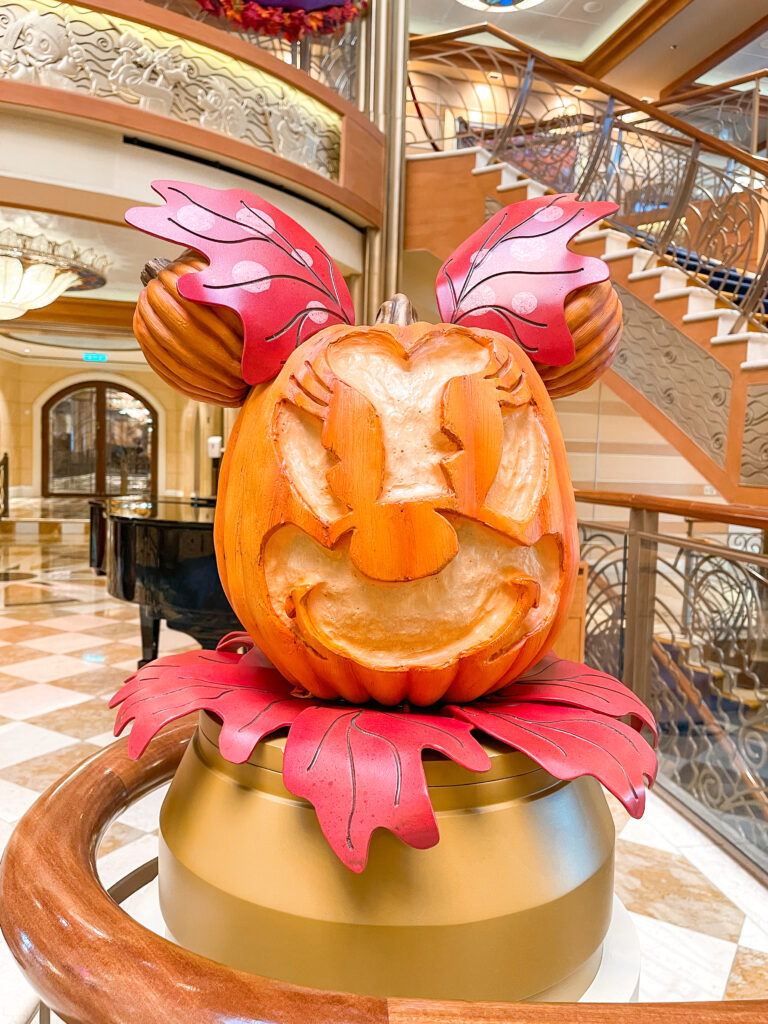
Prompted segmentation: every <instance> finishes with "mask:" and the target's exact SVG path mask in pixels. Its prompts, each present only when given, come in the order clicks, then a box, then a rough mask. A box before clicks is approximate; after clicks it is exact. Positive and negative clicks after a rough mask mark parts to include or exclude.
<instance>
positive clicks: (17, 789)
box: [0, 779, 40, 824]
mask: <svg viewBox="0 0 768 1024" xmlns="http://www.w3.org/2000/svg"><path fill="white" fill-rule="evenodd" d="M39 796H40V794H39V793H38V792H37V790H35V789H29V788H28V787H27V786H18V785H16V783H15V782H8V781H7V780H6V779H0V818H2V819H3V821H6V822H8V823H9V824H13V823H14V822H16V821H18V820H19V818H20V817H21V816H22V814H26V812H27V811H28V810H29V808H30V807H31V806H32V804H33V803H34V802H35V800H37V798H38V797H39Z"/></svg>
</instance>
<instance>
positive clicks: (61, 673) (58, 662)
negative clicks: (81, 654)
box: [0, 654, 93, 683]
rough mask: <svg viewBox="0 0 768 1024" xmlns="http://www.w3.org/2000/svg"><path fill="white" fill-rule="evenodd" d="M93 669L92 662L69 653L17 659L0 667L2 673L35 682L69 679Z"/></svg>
mask: <svg viewBox="0 0 768 1024" xmlns="http://www.w3.org/2000/svg"><path fill="white" fill-rule="evenodd" d="M92 671H93V665H92V664H90V663H89V662H87V661H83V659H82V658H72V657H71V656H70V655H69V654H50V655H48V657H43V658H34V659H32V660H31V661H17V662H15V663H14V664H13V665H5V666H3V667H2V668H0V674H2V675H9V676H13V677H14V678H16V679H29V680H30V682H33V683H51V682H53V681H54V680H55V679H68V678H69V677H70V676H76V675H79V674H81V673H82V672H92Z"/></svg>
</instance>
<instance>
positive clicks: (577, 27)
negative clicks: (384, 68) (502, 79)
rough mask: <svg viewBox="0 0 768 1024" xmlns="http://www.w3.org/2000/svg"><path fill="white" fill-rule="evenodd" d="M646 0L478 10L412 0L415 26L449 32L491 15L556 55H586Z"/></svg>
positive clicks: (576, 0) (565, 0) (444, 0)
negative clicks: (504, 9)
mask: <svg viewBox="0 0 768 1024" xmlns="http://www.w3.org/2000/svg"><path fill="white" fill-rule="evenodd" d="M644 2H645V0H544V2H543V3H541V4H539V5H538V7H533V8H530V9H529V10H522V11H516V10H506V11H502V10H495V11H494V10H492V9H490V8H488V9H487V10H485V11H478V10H473V9H472V8H470V7H466V6H465V5H464V4H461V3H459V2H458V0H411V6H410V29H411V32H413V33H416V34H426V33H429V32H444V31H447V30H449V29H454V28H461V27H462V26H464V25H472V24H477V23H478V22H482V21H488V22H491V23H493V24H494V25H497V26H498V27H499V28H503V29H504V30H505V31H507V32H510V33H511V34H512V35H514V36H518V37H519V38H520V39H522V40H523V41H524V42H526V43H529V44H530V45H531V46H536V47H538V48H540V49H542V50H545V51H546V52H547V53H548V54H549V55H550V56H551V57H561V58H563V59H566V60H584V59H585V58H586V57H588V56H589V54H590V53H591V52H592V50H594V49H595V48H596V47H597V46H599V45H600V44H601V43H602V42H603V41H604V40H605V39H607V38H608V36H610V35H611V34H612V33H613V32H615V31H616V29H618V28H619V27H620V26H621V25H622V24H623V23H624V22H625V21H626V20H627V19H628V18H630V17H631V16H632V15H633V14H634V13H635V11H637V10H639V9H640V8H641V7H642V6H643V4H644Z"/></svg>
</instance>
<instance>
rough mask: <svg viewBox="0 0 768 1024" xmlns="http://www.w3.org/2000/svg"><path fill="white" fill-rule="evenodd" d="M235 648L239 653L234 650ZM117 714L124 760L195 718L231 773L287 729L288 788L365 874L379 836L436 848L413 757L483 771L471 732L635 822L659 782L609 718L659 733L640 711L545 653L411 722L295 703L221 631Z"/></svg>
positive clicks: (239, 636) (395, 712)
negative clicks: (510, 678)
mask: <svg viewBox="0 0 768 1024" xmlns="http://www.w3.org/2000/svg"><path fill="white" fill-rule="evenodd" d="M243 647H245V648H248V651H247V653H246V654H240V653H237V649H238V648H243ZM521 698H524V699H521ZM118 704H119V705H122V706H121V707H120V711H119V712H118V716H117V722H116V725H115V733H116V734H119V733H120V732H121V731H122V730H123V729H124V728H125V726H126V725H127V724H128V722H130V721H132V720H133V721H134V726H133V731H132V732H131V737H130V740H129V745H128V753H129V754H130V756H131V757H138V756H139V755H140V754H141V753H142V751H143V750H144V748H145V747H146V745H147V743H149V741H150V739H151V738H152V736H154V735H155V733H157V732H158V731H159V730H160V729H162V727H163V726H164V725H167V724H168V723H169V722H172V721H174V720H175V719H177V718H181V717H182V716H184V715H187V714H190V713H191V712H194V711H200V710H205V711H209V712H210V713H211V714H213V715H215V716H216V717H217V718H219V719H220V720H221V723H222V726H221V733H220V735H219V747H220V750H221V753H222V756H223V757H225V758H227V759H228V760H230V761H232V762H234V763H236V764H239V763H242V762H243V761H246V760H247V759H248V757H249V756H250V755H251V753H252V752H253V749H254V747H255V746H256V744H257V743H258V742H259V741H260V740H261V739H263V738H264V737H265V736H267V735H269V734H270V733H272V732H275V731H276V730H278V729H281V728H284V727H285V726H288V727H290V731H289V733H288V739H287V740H286V744H285V752H284V756H283V779H284V782H285V785H286V786H287V787H288V789H289V790H290V791H291V792H292V793H294V794H295V795H296V796H300V797H304V798H305V799H307V800H309V801H310V802H311V803H312V804H313V806H314V808H315V810H316V812H317V816H318V820H319V822H320V826H321V828H322V830H323V832H324V833H325V835H326V837H327V839H328V842H329V843H330V845H331V847H332V848H333V850H334V851H335V853H336V854H337V856H338V857H339V858H340V859H341V861H342V862H343V863H344V864H345V865H346V866H347V867H348V868H350V869H351V870H352V871H362V870H363V868H364V867H365V864H366V861H367V857H368V847H369V845H370V840H371V835H372V833H373V832H374V831H375V829H377V828H386V829H389V830H390V831H391V832H393V833H394V834H395V835H397V836H399V837H400V838H401V839H402V840H403V841H404V842H406V843H408V844H410V845H411V846H414V847H417V848H418V849H423V848H426V847H429V846H433V845H434V844H435V843H436V842H437V840H438V832H437V822H436V819H435V815H434V812H433V810H432V806H431V803H430V799H429V793H428V790H427V784H426V780H425V777H424V769H423V765H422V753H423V751H424V750H425V749H431V750H437V751H439V752H440V753H441V754H444V755H445V756H446V757H448V758H450V759H451V760H453V761H456V762H457V763H458V764H460V765H463V766H464V767H465V768H467V769H469V770H470V771H477V772H482V771H487V770H488V768H489V767H490V761H489V758H488V756H487V754H486V753H485V751H484V750H483V749H482V746H481V745H480V744H479V743H478V741H477V740H476V739H475V738H474V737H473V736H472V734H471V733H472V730H473V729H476V730H482V732H484V733H487V734H488V735H490V736H494V737H496V738H497V739H499V740H501V741H502V742H504V743H507V744H509V745H510V746H511V747H513V748H515V749H517V750H522V751H523V752H524V753H526V754H528V756H529V757H531V758H532V759H533V760H534V761H536V762H537V763H538V764H540V765H541V766H542V767H543V768H545V769H546V770H547V771H548V772H550V773H551V774H552V775H554V776H555V777H557V778H561V779H575V778H578V777H579V776H581V775H594V776H595V777H596V778H597V779H599V780H600V782H602V783H603V785H605V786H606V788H608V789H610V790H611V792H612V793H614V794H615V795H616V796H617V797H618V798H619V799H620V800H621V801H622V803H624V805H625V807H626V808H627V810H628V811H629V812H630V813H631V814H634V815H635V816H636V817H639V815H640V814H642V809H643V804H644V799H645V795H644V789H643V786H644V781H645V780H646V779H647V780H648V781H649V782H650V781H652V780H653V778H654V777H655V774H656V757H655V754H654V753H653V750H652V749H651V747H650V746H649V745H648V744H647V743H646V741H645V740H644V739H643V738H642V736H641V735H640V734H639V733H638V732H635V731H634V730H633V729H632V728H630V726H628V725H625V724H624V723H623V722H621V721H619V720H618V716H619V715H625V714H630V715H633V716H634V717H635V718H636V719H638V720H640V721H643V722H645V724H646V725H648V726H649V727H650V728H651V729H653V730H654V732H655V728H654V725H653V719H652V718H651V716H650V713H649V712H648V710H647V709H646V708H645V707H644V705H643V704H641V703H640V701H638V699H637V698H636V697H635V696H634V695H633V694H632V693H630V691H629V690H627V689H626V687H624V686H623V685H622V684H621V683H619V682H618V681H617V680H615V679H612V678H611V677H610V676H606V675H605V674H604V673H602V672H595V671H593V670H591V669H588V668H587V667H586V666H585V665H576V664H574V663H573V662H569V661H561V660H560V659H558V658H556V657H555V656H554V655H548V656H547V657H546V658H544V659H543V660H542V661H541V662H540V663H539V665H537V666H536V668H534V669H533V670H532V671H531V672H529V673H528V675H527V676H525V677H524V678H523V679H521V680H519V681H518V682H516V683H512V684H510V685H509V686H508V687H506V689H505V690H504V691H502V692H500V693H497V694H494V695H492V696H491V697H489V698H486V699H484V700H481V701H475V702H473V703H472V704H465V705H461V706H460V705H449V706H439V707H435V708H434V710H427V711H422V712H420V713H419V714H413V713H411V712H410V711H408V710H402V709H399V708H398V709H395V708H382V707H379V706H378V705H375V704H368V705H366V706H365V707H357V706H355V705H351V704H346V703H344V702H342V701H339V702H335V703H330V702H328V701H321V700H318V699H317V698H314V697H302V696H300V695H297V693H296V691H295V690H294V689H293V688H292V686H291V684H290V683H289V682H288V681H287V680H286V679H285V678H283V676H281V675H280V673H279V672H278V671H277V670H276V669H274V668H272V667H271V666H270V664H269V662H268V661H267V659H266V658H265V657H264V655H263V654H262V652H261V651H260V650H259V649H258V647H255V646H254V644H253V641H252V640H251V638H250V637H249V636H248V634H247V633H230V634H229V635H228V636H226V637H224V639H223V640H222V641H221V643H220V649H219V650H217V651H190V652H187V653H186V654H177V655H171V656H170V657H166V658H160V659H158V660H157V661H154V662H151V663H150V664H149V665H145V667H144V668H142V669H140V670H139V671H138V672H136V673H135V674H134V675H133V676H131V678H130V679H129V680H128V681H127V682H126V683H125V685H124V686H123V687H122V688H121V689H120V691H119V692H118V693H116V694H115V696H114V697H113V698H112V701H111V706H112V707H114V706H115V705H118ZM596 709H600V710H596Z"/></svg>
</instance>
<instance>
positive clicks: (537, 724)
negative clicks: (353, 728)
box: [445, 700, 657, 818]
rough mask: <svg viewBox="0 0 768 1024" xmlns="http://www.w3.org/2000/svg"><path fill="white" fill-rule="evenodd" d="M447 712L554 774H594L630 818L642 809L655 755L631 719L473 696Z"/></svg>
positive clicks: (639, 814) (567, 776)
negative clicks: (474, 698) (625, 719)
mask: <svg viewBox="0 0 768 1024" xmlns="http://www.w3.org/2000/svg"><path fill="white" fill-rule="evenodd" d="M445 710H446V712H447V713H448V714H451V715H454V716H455V717H456V718H459V719H461V720H462V721H464V722H468V723H469V724H470V725H471V726H472V727H473V728H474V729H482V731H483V732H486V733H488V735H489V736H493V737H495V739H497V740H501V742H502V743H508V744H509V746H510V747H514V748H515V749H516V750H521V751H522V752H523V753H524V754H527V755H528V756H529V757H530V758H532V759H533V760H534V761H535V762H536V763H537V764H540V765H541V767H542V768H544V770H545V771H548V772H549V773H550V775H554V776H555V778H556V779H577V778H579V777H580V776H582V775H593V776H594V777H595V778H596V779H597V780H598V782H601V783H602V784H603V785H604V786H605V788H606V789H607V790H609V791H610V792H611V793H613V795H614V796H615V797H617V798H618V799H619V800H621V802H622V803H623V804H624V806H625V807H626V809H627V810H628V811H629V813H630V814H631V815H632V817H633V818H640V817H642V814H643V811H644V810H645V783H646V781H647V782H648V784H649V785H650V784H651V783H652V782H653V780H654V779H655V778H656V769H657V762H656V755H655V754H654V752H653V749H652V748H651V747H650V746H649V745H648V744H647V743H646V741H645V740H644V739H643V737H642V736H641V735H640V733H639V732H637V731H636V730H635V729H633V728H632V727H631V726H629V725H625V724H624V722H621V721H619V720H618V719H615V718H611V717H610V716H608V715H601V714H598V713H597V712H596V711H586V710H582V709H581V708H574V707H565V706H563V705H562V704H533V703H520V704H516V703H514V702H510V703H508V704H502V703H496V702H492V701H485V700H482V701H474V702H473V703H472V704H462V705H458V704H451V705H449V706H447V707H446V708H445Z"/></svg>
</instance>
